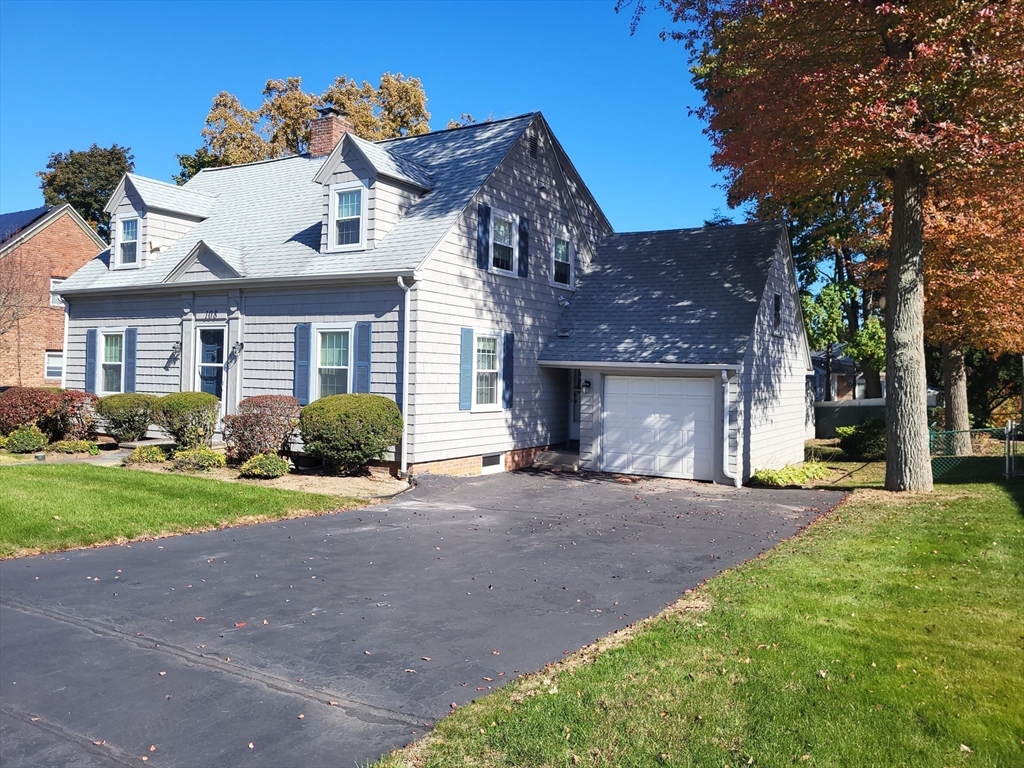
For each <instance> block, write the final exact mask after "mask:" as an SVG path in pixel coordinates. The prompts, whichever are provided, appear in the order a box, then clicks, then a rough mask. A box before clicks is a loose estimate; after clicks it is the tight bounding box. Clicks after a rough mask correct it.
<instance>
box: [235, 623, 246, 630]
mask: <svg viewBox="0 0 1024 768" xmlns="http://www.w3.org/2000/svg"><path fill="white" fill-rule="evenodd" d="M244 626H245V622H244V621H236V622H235V629H241V628H242V627H244Z"/></svg>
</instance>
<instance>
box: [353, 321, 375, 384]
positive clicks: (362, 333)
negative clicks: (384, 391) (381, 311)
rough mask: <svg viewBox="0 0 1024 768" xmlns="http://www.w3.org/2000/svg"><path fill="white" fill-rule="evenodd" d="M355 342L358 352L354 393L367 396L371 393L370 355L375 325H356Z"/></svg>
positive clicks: (354, 345)
mask: <svg viewBox="0 0 1024 768" xmlns="http://www.w3.org/2000/svg"><path fill="white" fill-rule="evenodd" d="M355 335H356V338H355V342H354V343H353V345H352V346H353V347H354V348H355V351H356V371H355V382H354V383H353V385H352V391H353V392H356V393H362V394H367V393H369V391H370V355H371V350H372V347H373V345H372V344H371V341H372V338H373V323H356V331H355Z"/></svg>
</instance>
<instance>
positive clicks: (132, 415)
mask: <svg viewBox="0 0 1024 768" xmlns="http://www.w3.org/2000/svg"><path fill="white" fill-rule="evenodd" d="M156 401H157V398H156V395H140V394H134V393H128V394H122V395H107V396H106V397H104V398H102V399H101V400H100V401H99V403H97V404H96V412H97V413H98V414H99V415H100V416H102V417H103V420H104V421H105V422H106V430H107V434H108V435H110V436H111V437H112V438H114V439H115V440H117V442H119V443H131V442H134V441H135V440H141V439H142V438H143V437H145V436H146V431H147V430H148V429H149V425H150V424H152V423H153V404H154V403H155V402H156Z"/></svg>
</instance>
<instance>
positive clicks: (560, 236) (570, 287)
mask: <svg viewBox="0 0 1024 768" xmlns="http://www.w3.org/2000/svg"><path fill="white" fill-rule="evenodd" d="M556 240H565V241H567V242H568V243H569V282H568V283H560V282H558V281H557V280H555V241H556ZM550 270H551V271H550V272H549V282H550V283H551V285H552V286H554V287H555V288H565V289H566V290H567V291H575V290H576V244H575V243H573V240H572V236H571V235H570V234H569V231H568V230H564V229H563V230H562V231H557V230H556V231H555V232H554V234H553V235H552V236H551V264H550Z"/></svg>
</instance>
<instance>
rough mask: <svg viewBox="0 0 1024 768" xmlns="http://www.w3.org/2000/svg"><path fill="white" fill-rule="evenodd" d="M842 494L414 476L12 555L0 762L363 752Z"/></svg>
mask: <svg viewBox="0 0 1024 768" xmlns="http://www.w3.org/2000/svg"><path fill="white" fill-rule="evenodd" d="M840 498H841V495H840V494H838V493H832V492H823V491H822V492H817V491H790V490H756V489H746V488H744V489H734V488H728V487H724V486H716V485H707V484H702V483H689V482H685V481H668V480H644V481H641V482H639V483H631V484H620V483H616V482H614V481H612V480H610V479H608V478H595V477H587V476H583V477H578V476H571V475H553V474H531V473H513V474H501V475H492V476H490V477H483V478H474V479H465V480H453V479H447V478H428V479H426V480H424V481H423V482H422V483H421V484H420V485H419V486H418V487H417V488H416V489H415V490H414V491H412V492H410V493H408V494H405V495H403V496H400V497H398V498H397V499H395V500H394V502H393V503H389V504H387V505H384V506H377V507H371V508H368V509H363V510H356V511H350V512H345V513H341V514H337V515H327V516H323V517H314V518H306V519H297V520H289V521H283V522H280V523H267V524H263V525H255V526H249V527H243V528H233V529H226V530H222V531H214V532H210V533H204V534H196V535H191V536H179V537H175V538H168V539H161V540H158V541H149V542H140V543H137V544H133V545H131V546H116V547H106V548H102V549H93V550H82V551H75V552H67V553H63V554H59V555H51V556H40V557H31V558H23V559H18V560H8V561H5V562H3V563H0V763H2V764H3V765H4V766H5V768H14V766H36V765H38V766H52V765H65V766H88V767H90V768H92V767H94V766H123V765H132V766H138V765H141V764H142V762H141V761H140V758H141V757H143V756H146V757H148V761H147V762H146V764H147V765H150V766H162V765H166V766H172V765H174V766H234V765H245V766H250V765H251V766H320V765H324V766H353V765H363V764H365V762H366V761H367V760H368V759H374V758H376V757H378V756H379V755H380V754H381V753H383V752H386V751H388V750H390V749H392V748H394V747H397V746H401V745H404V744H406V743H408V742H409V741H411V740H413V739H415V738H418V737H419V736H421V735H423V734H424V733H425V732H426V731H427V730H428V729H429V727H430V726H431V725H432V724H433V722H434V721H435V720H436V719H437V718H440V717H442V716H443V715H444V714H445V713H446V712H447V711H449V709H450V705H451V704H452V703H453V702H454V703H456V704H460V705H461V704H463V703H465V702H467V701H469V700H471V699H474V698H477V697H479V696H482V695H484V694H485V693H486V692H487V691H489V690H490V689H491V687H492V686H493V687H497V686H499V685H501V684H502V683H504V682H506V681H508V680H510V679H513V678H514V677H516V675H517V674H518V673H519V672H527V671H531V670H536V669H539V668H541V667H543V665H544V664H545V663H547V662H550V661H555V660H557V659H559V658H561V657H562V656H563V654H564V653H565V652H568V651H572V650H575V649H577V648H579V647H580V646H582V645H585V644H587V643H589V642H592V641H593V640H594V639H595V638H597V637H599V636H601V635H604V634H607V633H608V632H611V631H613V630H615V629H618V628H620V627H622V626H624V625H626V624H629V623H631V622H634V621H636V620H637V619H640V618H642V617H645V616H648V615H651V614H653V613H656V612H658V611H659V610H660V609H661V608H662V607H663V606H664V605H665V604H666V603H669V602H672V601H674V600H675V599H677V598H678V597H679V596H680V595H681V594H682V592H683V591H684V590H685V589H687V588H690V587H693V586H694V585H696V584H698V583H699V582H701V581H703V580H705V579H707V578H709V577H711V576H714V575H715V574H716V573H718V572H719V571H720V570H722V569H725V568H728V567H730V566H733V565H735V564H737V563H739V562H742V561H743V560H746V559H748V558H750V557H753V556H755V555H757V554H758V553H760V552H763V551H764V550H766V549H768V548H770V547H771V546H773V545H774V544H775V543H777V542H778V541H779V540H780V539H781V538H784V537H787V536H790V535H792V534H793V533H795V532H796V531H797V530H798V529H800V528H801V527H803V526H805V525H806V524H807V523H808V522H809V521H811V520H812V519H814V518H815V517H816V516H818V515H819V514H821V513H823V512H825V511H827V510H828V509H831V508H832V507H833V506H834V505H835V504H837V503H838V502H839V500H840ZM151 747H155V749H152V750H151Z"/></svg>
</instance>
